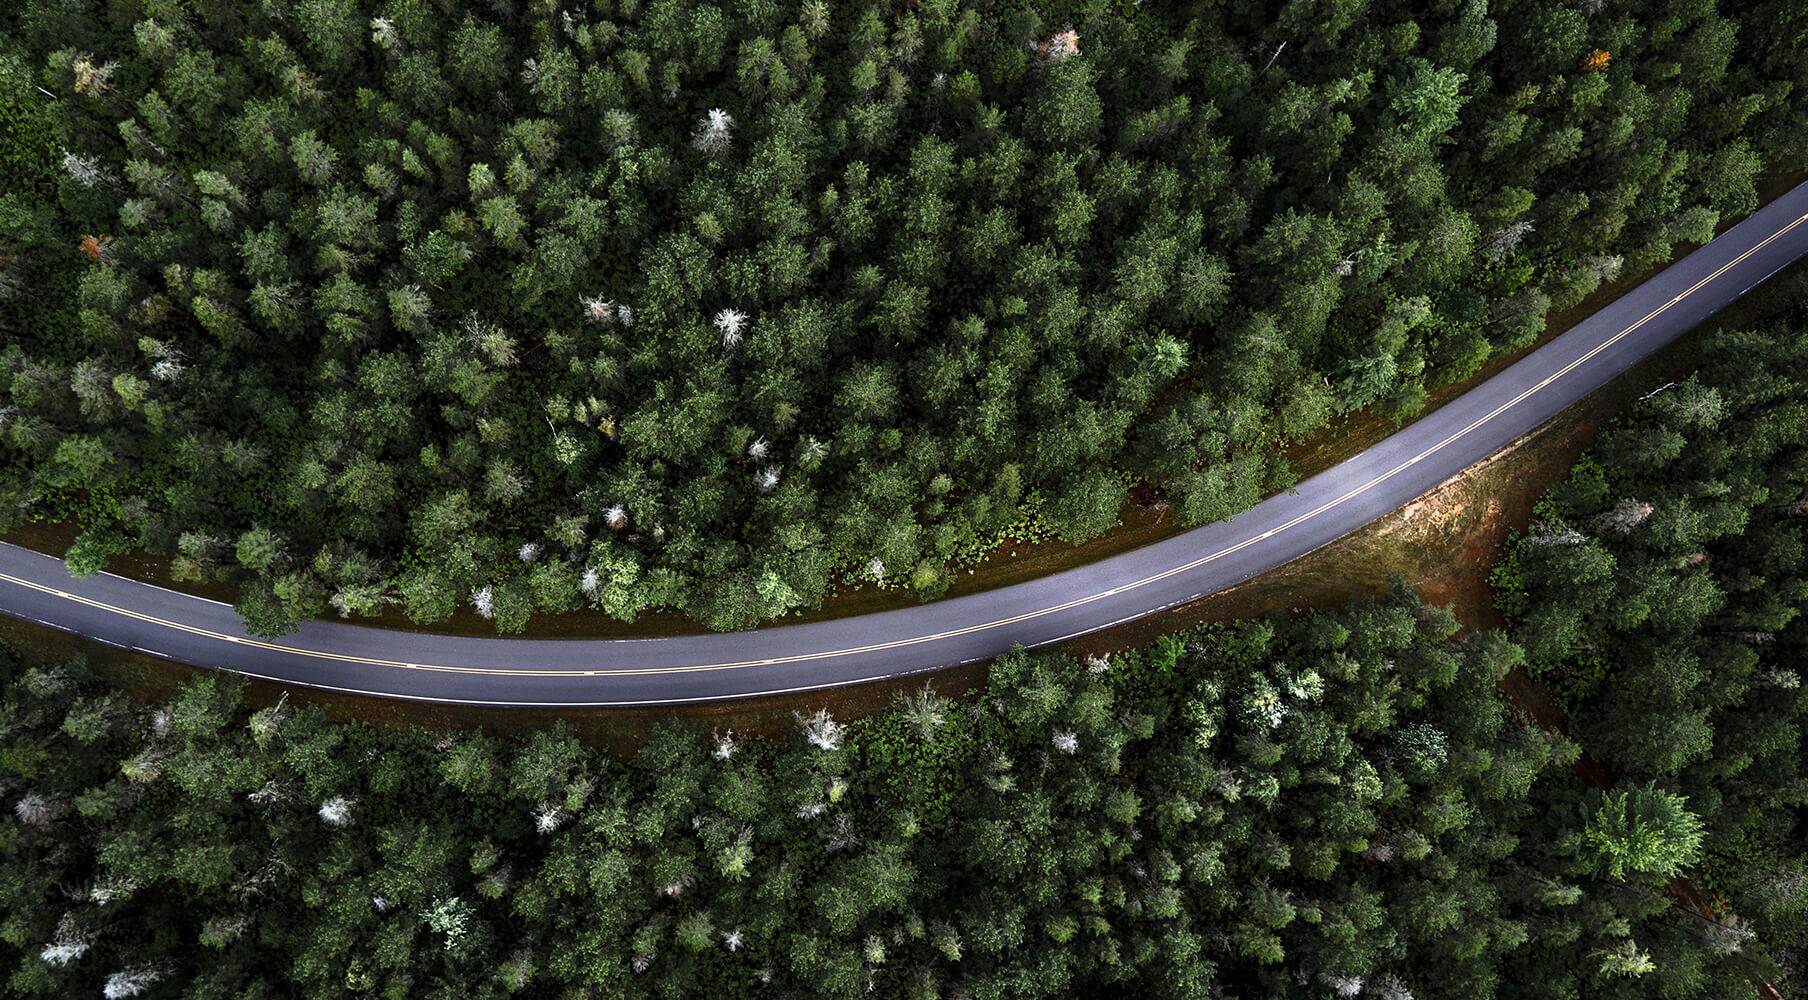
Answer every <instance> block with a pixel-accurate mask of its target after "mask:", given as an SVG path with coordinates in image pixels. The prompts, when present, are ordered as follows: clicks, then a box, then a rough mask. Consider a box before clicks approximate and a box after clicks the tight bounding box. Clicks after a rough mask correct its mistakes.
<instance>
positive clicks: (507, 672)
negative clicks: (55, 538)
mask: <svg viewBox="0 0 1808 1000" xmlns="http://www.w3.org/2000/svg"><path fill="white" fill-rule="evenodd" d="M1804 222H1808V214H1804V215H1802V216H1800V217H1799V218H1797V219H1795V220H1794V221H1792V222H1790V223H1789V224H1788V225H1786V226H1784V227H1783V228H1781V229H1779V230H1777V231H1776V232H1774V233H1771V234H1770V235H1769V236H1767V237H1765V238H1764V239H1763V240H1762V241H1760V242H1759V243H1757V244H1755V245H1754V246H1752V247H1751V248H1750V249H1749V250H1746V251H1745V252H1744V253H1741V254H1740V255H1739V256H1737V257H1734V258H1733V259H1732V260H1730V261H1728V262H1727V263H1725V264H1723V265H1721V266H1720V267H1719V268H1718V269H1717V270H1715V271H1714V272H1713V273H1712V274H1709V275H1708V276H1707V277H1704V278H1702V279H1701V280H1699V281H1697V282H1695V283H1694V284H1693V285H1690V286H1689V287H1688V288H1686V289H1684V290H1683V291H1682V292H1681V293H1680V294H1678V295H1677V296H1676V297H1674V298H1672V299H1670V300H1669V301H1668V302H1665V303H1664V304H1663V305H1661V306H1659V307H1657V308H1656V309H1653V310H1652V311H1650V312H1649V313H1646V314H1645V315H1644V316H1642V317H1640V318H1639V320H1638V322H1636V323H1633V324H1632V325H1631V326H1628V327H1627V328H1625V329H1624V330H1621V331H1620V332H1619V333H1616V334H1614V335H1613V336H1612V337H1609V338H1608V339H1607V340H1605V341H1603V342H1602V343H1601V344H1599V345H1598V346H1596V347H1595V348H1594V349H1592V350H1590V351H1589V352H1588V353H1586V354H1584V355H1582V356H1581V357H1579V358H1577V359H1576V360H1574V361H1571V362H1570V363H1569V364H1567V365H1564V366H1563V367H1562V368H1560V369H1558V370H1557V371H1555V372H1552V373H1551V374H1550V375H1547V376H1545V377H1544V378H1543V379H1542V380H1540V381H1539V382H1537V383H1536V384H1534V385H1532V386H1529V387H1527V388H1525V389H1523V390H1521V391H1520V392H1519V393H1518V394H1517V395H1515V396H1514V397H1513V398H1512V399H1509V400H1507V401H1506V402H1504V403H1502V404H1500V405H1499V406H1496V407H1495V408H1494V409H1492V410H1490V411H1488V412H1487V413H1486V414H1483V415H1482V416H1480V417H1477V418H1476V419H1474V420H1472V421H1470V422H1469V423H1468V424H1467V425H1466V426H1464V427H1463V428H1462V429H1461V430H1458V431H1455V432H1453V433H1451V434H1450V435H1449V436H1447V437H1445V438H1444V439H1443V440H1441V441H1439V442H1438V443H1436V444H1434V445H1432V446H1431V447H1429V448H1426V449H1425V450H1424V451H1421V452H1419V453H1418V454H1417V455H1414V456H1413V457H1411V458H1409V459H1407V460H1406V461H1404V462H1401V463H1400V464H1398V465H1396V466H1394V467H1393V468H1391V469H1389V470H1387V471H1386V472H1383V473H1381V474H1380V475H1378V476H1375V477H1374V478H1373V479H1370V480H1368V481H1367V482H1365V483H1363V484H1361V485H1360V486H1356V487H1352V488H1351V489H1349V490H1347V491H1345V492H1344V493H1343V494H1341V495H1340V496H1338V497H1336V498H1334V499H1331V500H1327V501H1325V502H1324V503H1322V504H1319V505H1318V506H1317V507H1314V508H1312V509H1311V510H1309V511H1306V512H1305V513H1303V514H1299V515H1296V516H1295V517H1293V518H1292V519H1290V520H1288V521H1286V522H1284V523H1282V524H1280V525H1278V526H1276V527H1273V528H1270V529H1268V530H1267V531H1264V532H1262V533H1261V534H1259V535H1253V536H1251V537H1249V538H1245V539H1244V540H1242V541H1240V542H1238V543H1236V544H1235V545H1230V546H1227V547H1225V548H1223V549H1220V550H1218V551H1216V552H1213V553H1211V554H1209V555H1204V556H1200V557H1199V558H1197V559H1194V560H1192V561H1191V562H1187V563H1183V564H1181V565H1179V566H1175V567H1173V568H1171V569H1166V570H1163V571H1161V572H1160V573H1155V574H1153V575H1150V576H1146V577H1143V578H1142V579H1140V580H1136V581H1133V582H1131V583H1126V584H1123V585H1121V586H1117V587H1112V588H1111V589H1109V590H1102V591H1100V592H1098V593H1096V594H1089V595H1087V596H1085V597H1078V598H1075V599H1073V600H1071V601H1065V602H1062V603H1060V604H1054V605H1050V606H1048V607H1046V608H1040V609H1038V610H1035V611H1025V612H1023V613H1021V614H1016V615H1012V616H1010V617H1007V618H999V619H996V620H994V621H989V622H981V623H978V624H974V625H964V626H962V627H960V628H954V629H948V630H946V631H942V632H932V633H929V634H926V635H919V636H912V637H910V638H907V639H893V640H890V641H888V642H878V643H871V644H868V645H864V646H849V647H846V648H844V649H831V650H823V651H821V652H816V653H797V654H794V655H790V656H770V657H764V658H761V659H755V660H733V661H728V662H724V663H699V664H693V665H689V666H679V667H623V668H617V669H607V670H555V669H550V668H520V669H499V668H495V667H469V666H456V665H451V664H435V663H410V662H405V661H402V660H386V659H380V658H376V657H369V656H355V655H352V654H348V653H329V652H324V651H321V650H315V649H306V648H303V647H300V646H288V645H284V644H282V643H276V642H266V641H264V640H261V639H252V638H247V637H245V636H237V635H229V634H227V633H224V632H215V631H213V630H211V629H204V628H199V627H196V626H193V625H186V624H183V623H182V622H177V621H171V620H169V619H166V618H158V617H156V616H153V615H147V614H142V613H140V612H137V611H133V610H131V609H129V608H121V607H116V606H114V605H111V604H107V603H104V602H102V601H97V600H94V599H93V598H89V597H83V596H81V595H79V594H72V593H69V592H68V591H65V590H61V589H58V588H56V587H51V586H47V585H45V584H41V583H35V582H33V581H30V580H23V579H20V578H19V577H16V576H11V575H8V574H6V573H0V580H3V581H5V582H7V583H11V584H14V585H16V586H20V587H25V588H27V589H29V590H35V591H38V592H39V593H44V594H50V595H53V596H55V597H59V598H62V599H64V600H67V601H72V602H74V603H76V604H82V605H86V606H88V607H91V608H97V609H99V610H102V611H108V612H112V613H113V614H117V615H121V616H123V617H126V618H131V619H134V620H137V621H141V622H145V623H147V624H151V625H158V626H161V627H164V628H169V629H174V630H176V631H178V632H186V633H188V634H190V635H197V636H201V637H203V638H207V639H216V640H219V641H221V642H230V643H234V644H236V645H239V646H245V647H248V648H252V649H264V650H270V651H272V652H277V653H289V654H293V655H296V656H306V657H312V658H315V659H321V660H334V661H337V662H342V663H356V664H361V665H365V666H372V667H391V668H395V669H400V670H428V671H437V672H440V673H451V674H483V675H493V676H506V677H622V676H638V675H649V674H684V673H694V672H700V671H717V670H737V669H741V668H745V667H764V666H776V665H779V664H785V663H799V662H804V661H809V660H826V659H832V658H834V657H838V656H854V655H858V654H863V653H878V652H884V651H886V650H891V649H900V648H903V647H907V646H916V645H921V644H923V643H927V642H938V641H940V640H943V639H952V638H955V637H958V636H963V635H970V634H972V633H974V632H983V631H986V630H989V629H995V628H1001V627H1003V626H1006V625H1015V624H1017V623H1019V622H1025V621H1030V620H1033V619H1036V618H1042V617H1046V616H1048V615H1053V614H1059V613H1060V612H1062V611H1067V610H1070V609H1072V608H1077V607H1081V606H1084V605H1087V604H1091V603H1093V602H1095V601H1102V600H1104V599H1106V598H1108V597H1115V596H1117V595H1118V594H1123V593H1127V592H1129V591H1132V590H1136V589H1138V588H1140V587H1146V586H1148V585H1150V584H1152V583H1159V582H1161V581H1163V580H1166V579H1168V578H1170V577H1173V576H1175V575H1177V574H1180V573H1185V572H1188V571H1190V570H1194V569H1197V568H1199V567H1200V566H1204V565H1205V564H1207V563H1210V562H1213V561H1215V560H1218V559H1222V558H1224V557H1225V556H1228V555H1233V554H1235V553H1237V552H1241V551H1242V550H1244V549H1246V548H1248V547H1249V546H1251V545H1255V544H1256V543H1258V542H1263V541H1266V540H1268V539H1270V538H1272V537H1274V536H1275V535H1278V534H1281V533H1282V532H1284V531H1287V530H1289V529H1291V528H1294V527H1297V526H1299V525H1301V524H1304V523H1305V522H1307V521H1310V520H1311V519H1313V518H1315V517H1317V516H1319V515H1320V514H1323V513H1324V512H1326V511H1328V510H1331V509H1332V508H1335V507H1338V506H1340V505H1342V504H1344V503H1347V502H1349V501H1350V500H1352V499H1354V498H1356V497H1359V496H1361V495H1362V494H1364V493H1367V492H1368V491H1370V490H1372V489H1374V488H1375V487H1377V486H1379V485H1381V484H1382V483H1385V482H1387V481H1388V480H1390V479H1392V478H1394V477H1395V476H1397V475H1399V474H1400V473H1402V472H1405V471H1406V470H1407V469H1409V468H1411V467H1413V466H1414V465H1416V464H1418V463H1419V462H1421V461H1424V460H1425V459H1427V458H1429V457H1431V456H1432V455H1435V454H1437V453H1438V452H1439V451H1442V450H1443V449H1445V448H1447V447H1449V446H1450V445H1451V444H1452V443H1454V442H1456V441H1458V440H1460V439H1462V438H1463V437H1464V436H1466V435H1468V434H1469V433H1471V432H1472V431H1474V430H1475V429H1476V428H1478V427H1481V426H1482V425H1483V424H1486V423H1488V422H1489V421H1490V420H1493V419H1494V418H1496V417H1498V416H1500V415H1501V414H1502V413H1505V412H1506V411H1507V410H1509V409H1511V408H1512V407H1514V406H1516V405H1518V404H1519V403H1521V402H1523V401H1525V400H1526V399H1527V398H1528V397H1530V396H1531V395H1532V394H1534V393H1536V392H1539V391H1540V390H1542V389H1544V388H1546V387H1548V386H1549V385H1551V384H1552V383H1553V382H1556V381H1557V380H1558V379H1560V378H1562V377H1563V376H1564V375H1567V374H1569V373H1570V372H1572V371H1574V370H1575V369H1576V368H1578V367H1580V366H1581V365H1583V364H1586V363H1587V362H1589V361H1591V360H1593V359H1594V358H1595V357H1596V356H1598V355H1599V354H1601V352H1603V351H1606V350H1607V349H1609V348H1611V347H1612V346H1613V345H1615V344H1617V343H1619V342H1620V341H1621V340H1623V339H1625V338H1626V337H1629V336H1631V335H1632V334H1634V333H1636V332H1638V330H1639V329H1640V328H1641V327H1643V326H1644V325H1645V324H1647V323H1649V322H1651V321H1652V320H1653V319H1656V318H1657V317H1659V316H1661V315H1663V314H1664V313H1665V312H1667V311H1669V310H1670V308H1671V307H1673V306H1675V305H1676V304H1677V303H1679V302H1681V301H1683V300H1684V299H1686V298H1688V297H1689V296H1691V295H1693V294H1695V293H1696V292H1697V291H1700V290H1701V289H1702V288H1703V287H1705V286H1706V285H1708V284H1709V283H1710V282H1712V281H1714V280H1715V279H1716V278H1719V277H1721V276H1722V275H1724V274H1726V273H1727V272H1728V271H1731V270H1732V269H1733V268H1735V267H1737V266H1739V265H1740V264H1742V263H1744V262H1745V261H1746V260H1747V259H1749V258H1750V257H1751V256H1752V255H1753V254H1755V253H1757V252H1758V251H1760V250H1762V249H1764V248H1765V247H1766V246H1769V245H1770V244H1771V243H1772V242H1774V241H1776V240H1778V239H1780V238H1782V237H1783V236H1784V235H1786V234H1788V233H1789V232H1791V231H1792V230H1794V229H1796V228H1797V227H1798V226H1801V225H1802V224H1803V223H1804Z"/></svg>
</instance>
